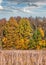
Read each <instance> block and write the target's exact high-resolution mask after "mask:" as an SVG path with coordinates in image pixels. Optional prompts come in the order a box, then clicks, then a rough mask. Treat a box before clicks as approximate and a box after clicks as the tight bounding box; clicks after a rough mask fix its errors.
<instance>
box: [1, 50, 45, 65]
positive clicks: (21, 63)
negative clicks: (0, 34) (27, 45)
mask: <svg viewBox="0 0 46 65" xmlns="http://www.w3.org/2000/svg"><path fill="white" fill-rule="evenodd" d="M0 65H46V50H40V51H38V50H23V51H22V50H0Z"/></svg>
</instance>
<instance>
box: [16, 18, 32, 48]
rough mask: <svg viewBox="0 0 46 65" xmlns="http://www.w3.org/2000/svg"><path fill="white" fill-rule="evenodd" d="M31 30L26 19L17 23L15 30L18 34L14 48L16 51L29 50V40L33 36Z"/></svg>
mask: <svg viewBox="0 0 46 65" xmlns="http://www.w3.org/2000/svg"><path fill="white" fill-rule="evenodd" d="M32 32H33V29H32V26H31V25H30V22H29V20H28V19H26V18H22V19H21V20H20V21H19V26H18V29H17V33H18V36H19V37H18V39H19V40H18V41H17V43H16V48H17V49H20V48H21V49H28V48H29V40H30V38H31V37H32V35H33V33H32Z"/></svg>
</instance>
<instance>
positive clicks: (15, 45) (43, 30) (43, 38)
mask: <svg viewBox="0 0 46 65" xmlns="http://www.w3.org/2000/svg"><path fill="white" fill-rule="evenodd" d="M0 48H2V49H16V50H18V49H20V50H27V49H28V50H30V49H45V48H46V18H45V17H44V18H38V17H36V18H33V17H29V18H27V17H24V18H21V17H20V16H18V17H10V19H9V20H8V21H7V20H6V19H5V18H4V19H2V20H0Z"/></svg>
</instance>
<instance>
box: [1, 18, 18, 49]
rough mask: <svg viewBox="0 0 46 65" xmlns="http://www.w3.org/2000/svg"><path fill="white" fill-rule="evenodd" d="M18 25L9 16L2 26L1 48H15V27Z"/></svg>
mask: <svg viewBox="0 0 46 65" xmlns="http://www.w3.org/2000/svg"><path fill="white" fill-rule="evenodd" d="M17 27H18V24H17V21H16V20H15V19H14V18H13V17H11V18H10V19H9V21H8V22H7V23H6V25H5V26H4V30H3V35H4V36H3V39H2V42H3V43H2V44H3V48H6V49H13V48H15V45H14V44H15V40H16V29H17Z"/></svg>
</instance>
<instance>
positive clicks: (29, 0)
mask: <svg viewBox="0 0 46 65" xmlns="http://www.w3.org/2000/svg"><path fill="white" fill-rule="evenodd" d="M3 1H9V2H19V3H21V2H38V1H41V2H44V1H46V0H3Z"/></svg>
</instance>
